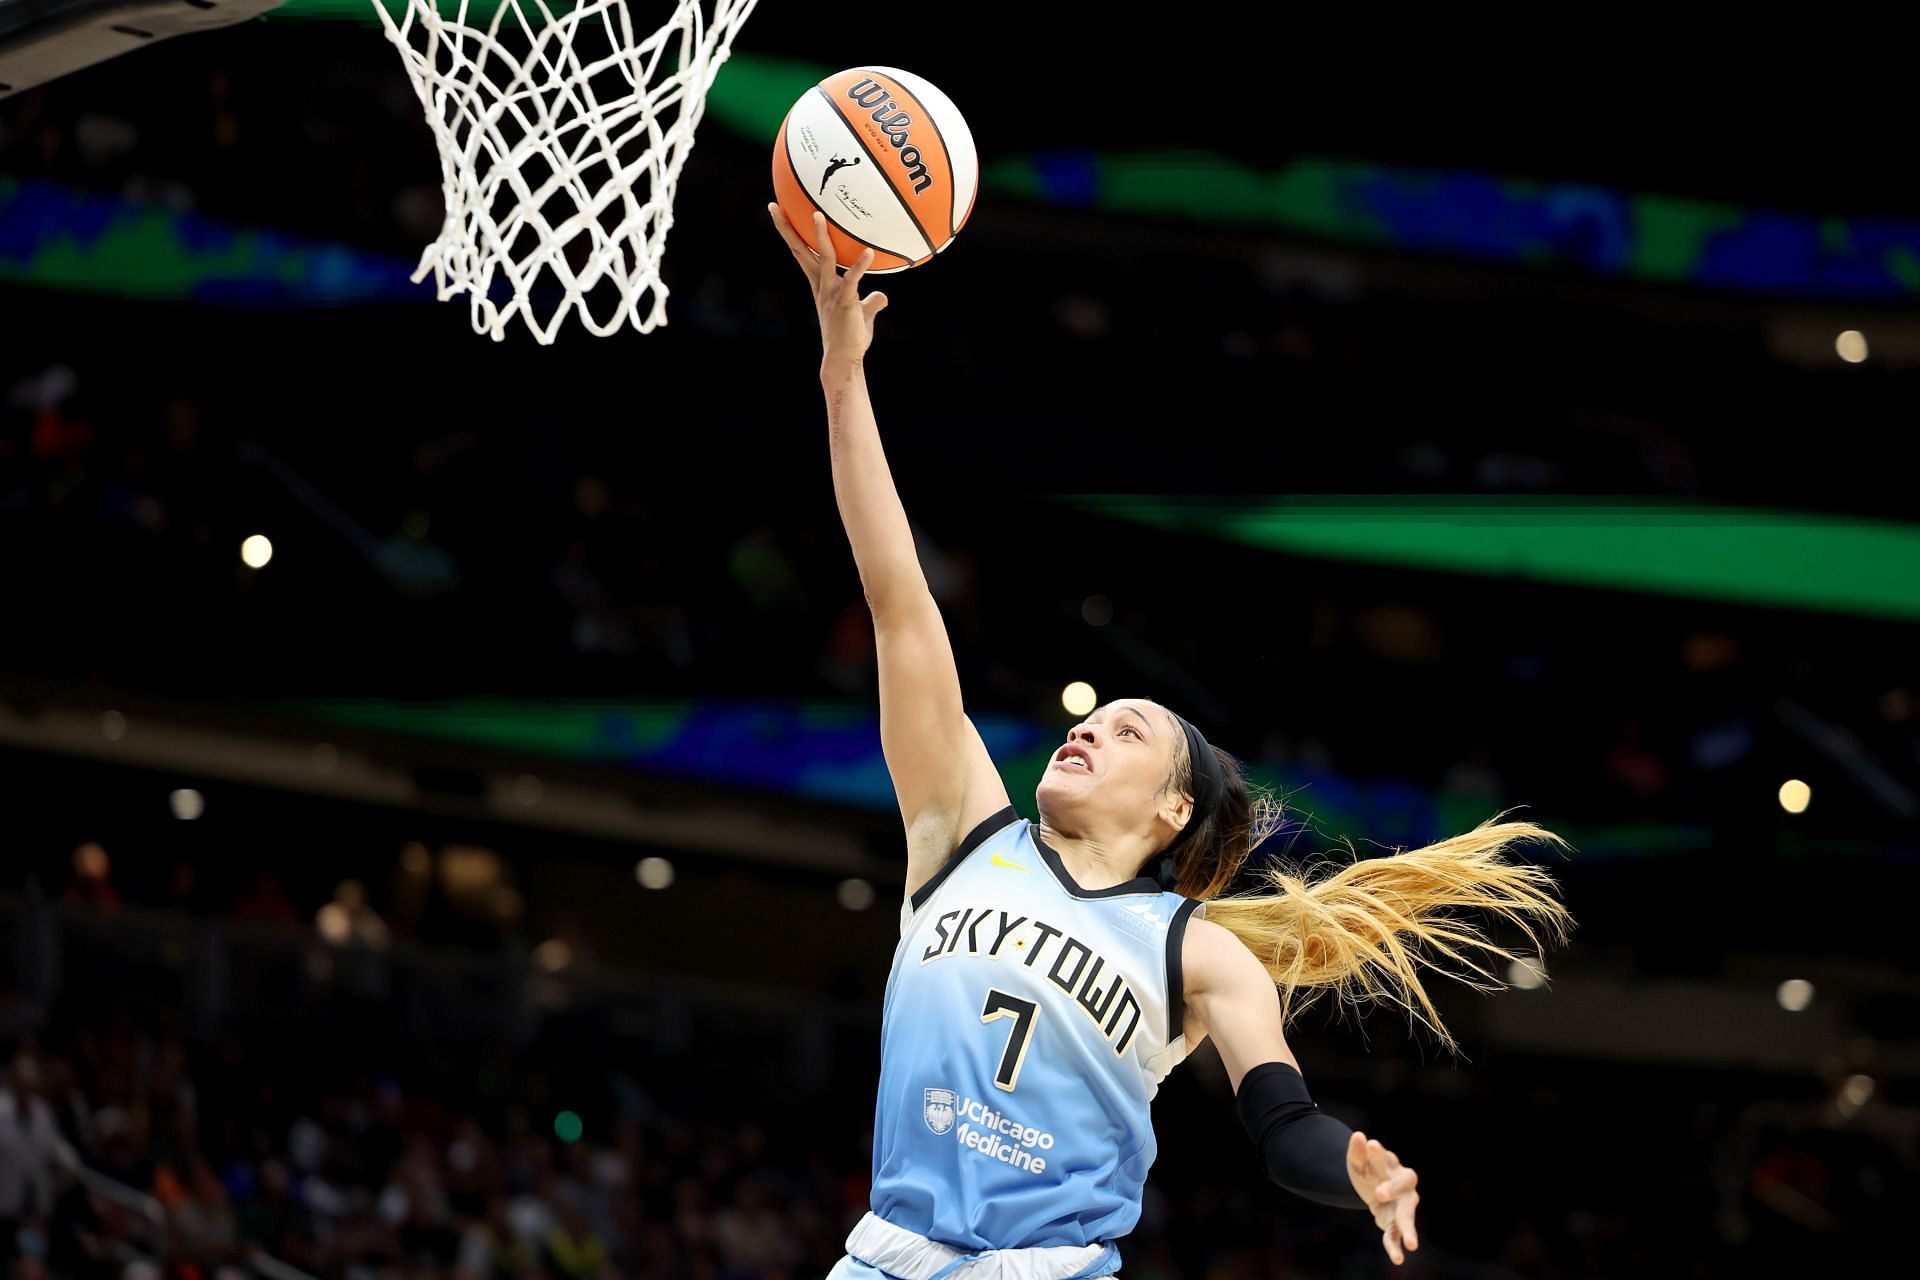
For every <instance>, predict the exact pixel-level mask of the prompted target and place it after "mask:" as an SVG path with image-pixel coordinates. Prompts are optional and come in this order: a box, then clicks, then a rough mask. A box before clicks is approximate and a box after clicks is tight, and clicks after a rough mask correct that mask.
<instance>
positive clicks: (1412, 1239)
mask: <svg viewBox="0 0 1920 1280" xmlns="http://www.w3.org/2000/svg"><path fill="white" fill-rule="evenodd" d="M1419 1203H1420V1193H1419V1192H1418V1191H1409V1192H1407V1194H1406V1195H1404V1196H1401V1197H1400V1200H1399V1202H1398V1204H1397V1205H1396V1206H1395V1209H1394V1215H1393V1223H1394V1226H1396V1227H1398V1228H1399V1229H1400V1238H1401V1239H1402V1240H1404V1241H1406V1243H1407V1248H1409V1249H1418V1248H1419V1247H1420V1236H1419V1233H1418V1232H1416V1231H1415V1230H1414V1229H1413V1210H1414V1207H1415V1206H1416V1205H1418V1204H1419Z"/></svg>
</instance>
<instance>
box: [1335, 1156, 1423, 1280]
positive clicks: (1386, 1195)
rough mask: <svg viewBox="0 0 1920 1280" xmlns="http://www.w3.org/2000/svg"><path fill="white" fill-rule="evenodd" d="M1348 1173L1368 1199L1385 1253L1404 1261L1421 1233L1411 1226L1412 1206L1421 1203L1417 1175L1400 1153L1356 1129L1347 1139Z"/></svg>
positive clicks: (1417, 1245)
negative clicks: (1407, 1165)
mask: <svg viewBox="0 0 1920 1280" xmlns="http://www.w3.org/2000/svg"><path fill="white" fill-rule="evenodd" d="M1347 1176H1348V1177H1349V1178H1352V1179H1353V1189H1354V1190H1355V1191H1357V1192H1359V1193H1360V1198H1361V1199H1362V1200H1364V1201H1366V1202H1367V1209H1368V1210H1369V1211H1370V1212H1371V1213H1372V1214H1373V1224H1374V1225H1375V1226H1376V1227H1379V1228H1380V1242H1381V1243H1382V1244H1383V1245H1385V1246H1386V1250H1387V1256H1388V1257H1389V1258H1392V1259H1393V1260H1394V1262H1396V1263H1400V1262H1405V1261H1406V1260H1407V1253H1409V1252H1411V1251H1412V1250H1414V1249H1418V1248H1419V1247H1420V1237H1419V1236H1418V1235H1417V1234H1415V1232H1414V1229H1413V1209H1414V1206H1415V1205H1417V1204H1419V1203H1420V1193H1419V1192H1418V1191H1415V1190H1414V1186H1415V1184H1416V1183H1418V1182H1419V1181H1420V1176H1419V1175H1418V1174H1416V1173H1415V1172H1414V1171H1413V1170H1411V1169H1409V1168H1407V1167H1406V1166H1405V1165H1403V1164H1401V1163H1400V1157H1399V1156H1396V1155H1395V1154H1393V1152H1391V1151H1389V1150H1387V1149H1386V1148H1385V1147H1383V1146H1381V1145H1380V1144H1379V1143H1378V1142H1377V1141H1373V1140H1370V1139H1369V1138H1368V1137H1367V1135H1366V1134H1364V1133H1361V1132H1359V1131H1358V1130H1356V1131H1355V1132H1354V1135H1353V1136H1352V1137H1351V1138H1349V1139H1347Z"/></svg>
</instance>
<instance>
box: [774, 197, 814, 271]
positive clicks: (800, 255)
mask: <svg viewBox="0 0 1920 1280" xmlns="http://www.w3.org/2000/svg"><path fill="white" fill-rule="evenodd" d="M767 211H768V212H769V213H770V214H772V215H773V228H774V230H776V231H778V232H779V233H780V238H781V239H782V240H784V241H786V242H787V248H788V249H789V250H790V251H791V252H792V253H793V260H794V261H795V262H797V263H799V264H800V267H801V269H802V270H803V271H805V272H806V273H807V279H809V280H812V279H813V278H814V277H815V276H817V275H818V274H819V271H820V259H819V258H818V257H816V256H815V254H814V252H813V250H811V249H809V248H807V246H806V242H805V241H803V240H801V239H800V236H799V234H798V233H797V232H795V231H794V229H793V224H792V223H790V222H788V221H787V215H786V214H784V213H782V212H781V211H780V206H779V205H777V204H770V205H768V206H767Z"/></svg>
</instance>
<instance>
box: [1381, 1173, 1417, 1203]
mask: <svg viewBox="0 0 1920 1280" xmlns="http://www.w3.org/2000/svg"><path fill="white" fill-rule="evenodd" d="M1415 1181H1416V1179H1415V1177H1414V1173H1413V1170H1411V1169H1401V1170H1399V1171H1397V1172H1395V1173H1390V1174H1388V1175H1387V1178H1386V1181H1384V1182H1382V1183H1381V1184H1380V1185H1379V1186H1378V1187H1376V1188H1374V1194H1375V1195H1377V1196H1379V1197H1380V1198H1381V1199H1382V1200H1392V1199H1393V1198H1395V1197H1396V1196H1403V1195H1405V1194H1407V1193H1408V1192H1409V1191H1412V1190H1413V1187H1414V1182H1415Z"/></svg>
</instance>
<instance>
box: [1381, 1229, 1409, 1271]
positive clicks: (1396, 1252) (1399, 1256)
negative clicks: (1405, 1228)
mask: <svg viewBox="0 0 1920 1280" xmlns="http://www.w3.org/2000/svg"><path fill="white" fill-rule="evenodd" d="M1380 1243H1382V1244H1384V1245H1385V1246H1386V1247H1387V1256H1388V1257H1389V1258H1392V1259H1393V1261H1394V1264H1395V1265H1396V1266H1397V1265H1399V1264H1400V1263H1402V1262H1405V1261H1406V1260H1407V1255H1406V1254H1404V1253H1402V1252H1400V1242H1399V1241H1398V1240H1395V1239H1394V1238H1393V1228H1392V1227H1388V1228H1387V1229H1386V1230H1385V1231H1382V1232H1381V1233H1380Z"/></svg>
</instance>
